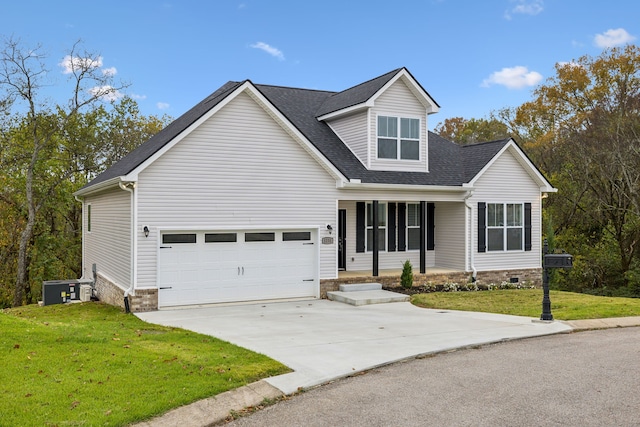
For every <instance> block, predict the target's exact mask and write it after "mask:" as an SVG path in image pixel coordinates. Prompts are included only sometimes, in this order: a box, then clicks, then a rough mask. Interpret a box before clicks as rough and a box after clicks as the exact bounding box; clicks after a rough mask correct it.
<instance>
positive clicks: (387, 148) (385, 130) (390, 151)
mask: <svg viewBox="0 0 640 427" xmlns="http://www.w3.org/2000/svg"><path fill="white" fill-rule="evenodd" d="M378 158H379V159H400V160H420V119H411V118H404V117H390V116H378Z"/></svg>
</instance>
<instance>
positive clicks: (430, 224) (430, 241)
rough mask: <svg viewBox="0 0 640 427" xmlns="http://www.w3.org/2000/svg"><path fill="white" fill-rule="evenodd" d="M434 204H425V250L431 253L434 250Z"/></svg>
mask: <svg viewBox="0 0 640 427" xmlns="http://www.w3.org/2000/svg"><path fill="white" fill-rule="evenodd" d="M435 210H436V205H435V203H427V250H428V251H432V250H434V249H435V248H436V218H435Z"/></svg>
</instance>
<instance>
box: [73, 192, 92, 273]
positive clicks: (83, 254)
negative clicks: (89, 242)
mask: <svg viewBox="0 0 640 427" xmlns="http://www.w3.org/2000/svg"><path fill="white" fill-rule="evenodd" d="M73 197H74V198H75V199H76V201H78V202H80V203H81V206H82V225H81V228H82V277H81V279H86V277H84V272H85V271H86V270H85V267H84V260H85V252H84V238H85V236H84V199H81V198H80V197H78V196H73ZM94 285H95V284H94Z"/></svg>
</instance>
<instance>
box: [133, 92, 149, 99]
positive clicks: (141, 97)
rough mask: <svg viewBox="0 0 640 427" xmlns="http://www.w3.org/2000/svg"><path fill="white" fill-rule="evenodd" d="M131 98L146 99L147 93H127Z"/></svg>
mask: <svg viewBox="0 0 640 427" xmlns="http://www.w3.org/2000/svg"><path fill="white" fill-rule="evenodd" d="M129 98H131V99H147V95H138V94H137V93H132V94H131V95H129Z"/></svg>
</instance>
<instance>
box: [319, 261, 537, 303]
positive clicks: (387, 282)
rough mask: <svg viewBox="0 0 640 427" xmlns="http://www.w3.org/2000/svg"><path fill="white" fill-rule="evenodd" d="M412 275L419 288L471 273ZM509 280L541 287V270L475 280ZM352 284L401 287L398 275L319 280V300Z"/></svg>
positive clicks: (485, 273) (480, 276)
mask: <svg viewBox="0 0 640 427" xmlns="http://www.w3.org/2000/svg"><path fill="white" fill-rule="evenodd" d="M428 270H429V269H427V273H426V274H414V275H413V286H416V287H417V286H421V285H424V284H426V283H429V282H431V283H433V284H440V285H442V284H445V283H459V284H462V283H468V282H470V281H471V275H472V273H471V272H458V273H448V274H429V273H428ZM511 279H518V283H524V282H530V283H532V284H534V285H535V286H536V287H541V286H542V269H541V268H531V269H522V270H494V271H479V272H478V273H477V274H476V280H477V281H478V282H480V283H482V284H485V285H487V284H489V283H495V284H496V285H497V284H500V283H502V282H510V281H511ZM352 283H380V284H382V286H385V287H396V286H401V284H400V275H397V276H378V277H373V276H360V277H348V278H344V279H321V280H320V298H323V299H324V298H327V292H331V291H337V290H338V289H339V287H340V285H342V284H352Z"/></svg>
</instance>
